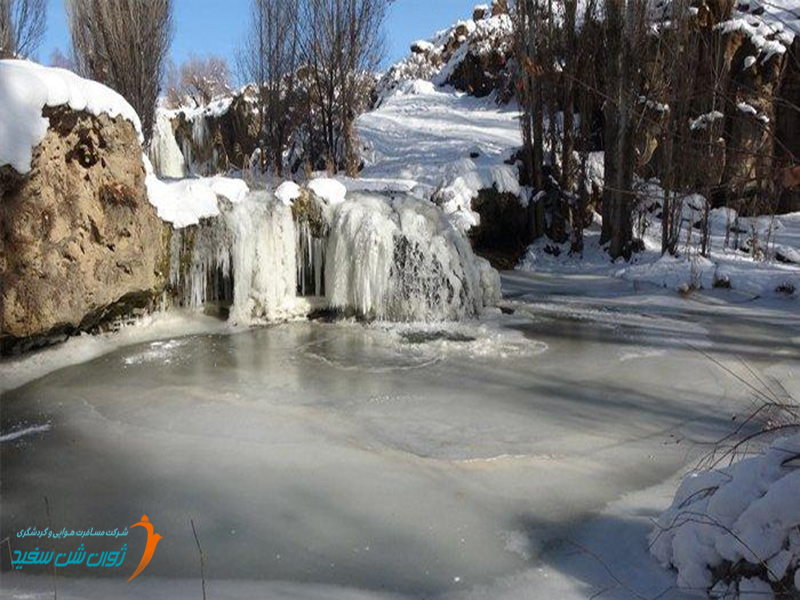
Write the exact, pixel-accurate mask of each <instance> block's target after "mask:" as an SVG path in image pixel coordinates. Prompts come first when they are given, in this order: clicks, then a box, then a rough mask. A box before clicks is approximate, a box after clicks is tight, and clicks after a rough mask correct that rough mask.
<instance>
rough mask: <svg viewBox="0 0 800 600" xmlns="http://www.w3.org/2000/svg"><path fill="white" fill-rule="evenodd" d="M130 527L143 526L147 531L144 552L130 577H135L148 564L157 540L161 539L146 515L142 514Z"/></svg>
mask: <svg viewBox="0 0 800 600" xmlns="http://www.w3.org/2000/svg"><path fill="white" fill-rule="evenodd" d="M131 527H144V528H145V530H146V531H147V545H146V546H145V547H144V554H143V555H142V560H140V561H139V566H138V567H137V568H136V571H134V573H133V575H131V577H130V579H128V581H130V580H131V579H133V578H134V577H136V576H137V575H138V574H139V573H141V572H142V571H144V568H145V567H146V566H147V565H149V564H150V559H151V558H153V554H154V553H155V551H156V546H157V545H158V542H159V541H161V536H160V535H159V534H157V533H155V532H154V531H153V524H152V523H151V522H150V520H149V519H148V518H147V515H142V520H141V521H139V522H138V523H134V524H133V525H131Z"/></svg>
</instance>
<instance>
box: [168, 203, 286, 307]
mask: <svg viewBox="0 0 800 600" xmlns="http://www.w3.org/2000/svg"><path fill="white" fill-rule="evenodd" d="M295 261H296V252H295V230H294V221H293V220H292V213H291V209H290V208H289V207H288V206H285V205H283V204H281V203H279V202H276V201H275V200H274V197H273V196H272V194H269V193H268V192H252V193H250V194H249V195H248V196H247V197H246V199H245V200H243V201H241V202H238V203H236V204H231V203H225V204H224V205H223V206H222V211H221V215H220V217H218V218H216V219H212V220H209V221H206V222H203V223H201V224H200V225H199V226H197V227H196V228H190V229H187V230H185V231H184V232H182V233H181V234H180V235H176V236H174V237H173V246H172V268H171V269H170V272H171V274H172V283H173V285H174V286H175V288H176V289H177V290H179V298H180V300H181V301H182V302H183V304H185V305H187V306H190V307H193V308H198V307H200V306H202V305H203V304H205V303H208V302H220V303H224V304H229V305H230V317H231V319H233V320H235V321H236V322H249V321H251V320H253V319H278V318H282V317H285V316H288V315H291V314H292V313H293V311H294V308H295V298H296V288H297V274H296V262H295Z"/></svg>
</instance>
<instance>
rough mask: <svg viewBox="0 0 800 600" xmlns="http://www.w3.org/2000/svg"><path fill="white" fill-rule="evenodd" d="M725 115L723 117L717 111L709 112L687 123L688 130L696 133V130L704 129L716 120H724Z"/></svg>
mask: <svg viewBox="0 0 800 600" xmlns="http://www.w3.org/2000/svg"><path fill="white" fill-rule="evenodd" d="M724 118H725V115H723V114H722V113H721V112H719V111H718V110H712V111H711V112H707V113H704V114H702V115H700V116H699V117H697V118H696V119H692V120H691V121H690V122H689V129H691V130H692V131H696V130H698V129H705V128H706V127H708V126H709V125H711V124H712V123H713V122H714V121H716V120H718V119H724Z"/></svg>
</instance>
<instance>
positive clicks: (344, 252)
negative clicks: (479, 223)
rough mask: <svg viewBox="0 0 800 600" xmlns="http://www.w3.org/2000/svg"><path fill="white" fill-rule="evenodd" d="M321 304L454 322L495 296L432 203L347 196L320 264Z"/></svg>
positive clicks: (486, 270) (484, 268) (490, 281)
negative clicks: (322, 275) (322, 266)
mask: <svg viewBox="0 0 800 600" xmlns="http://www.w3.org/2000/svg"><path fill="white" fill-rule="evenodd" d="M325 282H326V290H327V297H328V304H329V305H330V306H331V307H332V308H336V309H339V310H348V309H349V310H353V311H355V312H356V313H357V314H359V315H361V316H364V317H367V318H377V319H386V320H392V321H442V320H457V319H462V318H466V317H471V316H475V315H477V314H478V313H479V312H480V311H481V309H482V308H483V307H484V306H486V305H488V304H492V303H493V302H495V301H496V300H497V297H498V296H499V288H500V283H499V275H498V274H497V272H496V271H494V269H492V268H491V267H490V266H489V265H488V263H487V262H486V261H483V260H482V259H478V258H476V257H475V255H474V254H473V253H472V248H471V247H470V245H469V242H468V241H467V240H466V239H465V238H464V236H463V235H462V234H461V233H459V232H458V231H456V230H455V229H454V228H453V227H452V225H451V224H450V223H449V222H448V221H447V219H446V218H445V217H444V215H443V213H442V212H441V211H440V210H439V209H438V208H437V207H435V206H434V205H432V204H430V203H428V202H424V201H421V200H417V199H414V198H410V197H401V198H397V199H394V200H388V199H386V198H382V197H378V196H369V195H352V196H350V199H349V200H347V201H345V202H344V203H342V204H340V205H338V206H337V207H336V208H335V211H334V215H333V220H332V223H331V231H330V235H329V239H328V248H327V258H326V264H325Z"/></svg>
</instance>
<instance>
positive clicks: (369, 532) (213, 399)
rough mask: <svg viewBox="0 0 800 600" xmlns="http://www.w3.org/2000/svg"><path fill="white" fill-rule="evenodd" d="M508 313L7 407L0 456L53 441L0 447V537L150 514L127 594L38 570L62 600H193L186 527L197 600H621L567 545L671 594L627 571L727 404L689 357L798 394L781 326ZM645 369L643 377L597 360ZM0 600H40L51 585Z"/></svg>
mask: <svg viewBox="0 0 800 600" xmlns="http://www.w3.org/2000/svg"><path fill="white" fill-rule="evenodd" d="M345 205H346V203H345ZM345 205H343V206H345ZM505 293H506V296H507V297H511V298H513V300H512V301H511V302H509V303H507V304H506V305H505V306H506V308H508V309H510V310H513V311H515V314H513V315H502V314H499V311H498V312H490V313H487V314H486V315H484V316H483V317H482V318H481V319H480V320H475V321H467V322H463V323H457V324H429V325H418V324H403V325H401V326H392V325H390V324H386V323H381V324H376V325H371V326H363V325H359V324H355V323H349V322H343V323H331V324H326V323H321V322H295V323H287V324H281V325H274V326H270V327H264V328H258V329H252V330H247V331H243V332H240V333H236V334H233V335H218V334H215V335H208V334H197V335H190V336H181V337H179V338H176V337H174V335H173V334H170V333H167V332H166V331H165V332H164V335H163V336H162V339H160V340H151V341H146V342H144V343H139V344H135V345H130V346H126V347H123V348H118V349H116V350H115V351H112V352H110V353H107V354H104V355H102V356H99V355H97V354H93V356H94V360H92V361H91V362H87V363H85V364H81V365H77V366H73V367H70V368H66V369H62V370H60V371H58V372H54V373H52V374H51V375H49V376H48V377H46V378H44V379H40V380H38V381H31V382H29V383H28V385H26V386H25V387H23V388H20V389H18V390H14V391H9V392H6V393H4V394H3V397H2V401H1V402H0V431H2V432H3V434H5V433H6V432H9V431H13V430H15V429H16V427H18V426H19V424H20V423H29V424H34V423H35V424H41V423H45V422H47V423H50V429H49V430H48V431H44V432H41V433H37V434H33V435H29V436H25V437H22V438H20V439H18V440H14V441H11V442H8V443H3V444H2V445H0V453H2V455H1V456H0V458H1V459H2V464H3V477H2V480H0V492H2V497H3V512H2V518H0V528H2V531H0V535H2V536H3V537H5V536H6V535H9V534H12V535H13V533H14V532H15V531H17V530H19V529H20V528H22V527H28V526H31V525H35V524H37V523H39V521H40V520H41V519H42V518H44V517H43V514H44V508H43V507H42V505H41V503H35V502H31V500H30V499H31V497H35V496H34V495H47V497H48V498H49V501H50V510H51V513H52V515H53V519H54V520H55V521H56V522H57V523H56V524H57V525H63V526H72V524H73V523H77V522H84V521H86V522H88V521H91V524H92V525H93V526H96V527H106V526H111V528H112V529H113V527H118V526H120V525H126V524H127V525H129V524H130V523H132V522H135V521H136V520H138V519H139V518H140V517H141V513H142V511H143V510H144V511H147V514H148V517H149V518H150V519H151V521H152V522H153V523H155V524H156V530H157V531H158V532H159V533H160V534H161V535H163V536H164V539H163V541H162V544H164V545H163V546H159V549H158V551H157V553H156V557H155V558H154V560H153V561H152V562H151V564H150V565H149V566H148V569H147V571H146V572H145V573H144V574H143V575H142V576H140V577H139V578H137V580H135V581H134V582H131V583H130V584H127V587H126V584H124V580H123V579H118V578H117V577H112V578H96V577H92V574H91V572H90V570H89V571H87V570H83V571H80V570H78V571H70V572H69V573H59V580H58V586H59V588H58V589H59V592H58V593H59V597H62V596H63V597H65V598H108V597H125V594H128V595H129V596H130V597H161V596H167V597H171V598H190V597H192V598H193V597H197V595H198V590H199V589H200V582H199V578H198V575H197V571H198V556H197V548H196V546H195V542H194V538H193V535H192V531H191V526H190V525H189V519H190V518H191V519H192V520H193V521H194V523H195V525H196V526H197V529H198V533H199V536H200V539H201V542H202V544H203V548H204V550H205V552H206V569H207V570H206V578H207V585H208V590H209V595H211V592H212V591H213V593H214V596H213V597H229V598H263V597H275V598H333V599H336V600H338V599H339V598H387V597H404V598H420V597H426V598H442V599H450V600H452V599H458V600H461V599H481V600H503V599H506V600H511V599H513V600H517V599H521V598H526V599H527V598H532V599H534V600H539V599H541V600H549V599H551V598H563V599H565V600H571V599H573V598H589V597H591V596H593V595H594V594H596V593H598V592H599V591H601V590H606V592H605V593H604V594H603V597H609V598H613V599H621V598H627V597H630V594H629V593H628V592H627V591H626V590H625V589H624V588H622V587H618V586H616V585H615V582H614V579H612V577H611V576H610V575H609V573H608V572H607V571H606V570H605V569H604V566H603V564H602V563H599V562H598V561H597V560H595V559H594V558H592V556H591V555H590V554H588V553H587V552H584V551H583V550H581V549H582V548H583V549H586V550H587V551H589V552H592V553H595V554H596V555H597V556H599V557H600V558H601V559H602V560H603V562H604V563H606V564H608V565H610V568H611V569H612V572H613V573H614V575H616V576H617V577H619V578H621V579H622V581H623V582H624V583H625V584H626V585H628V586H631V587H632V588H633V589H635V590H636V591H637V592H638V593H640V594H641V595H643V596H644V597H648V598H651V597H655V596H656V595H658V594H660V593H661V592H663V591H664V590H665V589H666V588H668V587H670V586H671V585H673V584H674V577H673V576H671V575H670V573H669V572H667V571H665V570H662V569H661V568H660V566H659V565H658V564H657V563H656V561H654V560H652V559H648V557H647V546H646V534H647V531H648V530H649V529H650V528H651V527H652V524H651V522H650V519H651V518H652V517H654V516H656V515H657V514H658V513H659V512H660V511H661V510H663V509H664V508H665V507H666V506H667V505H668V504H669V501H670V500H669V497H670V496H671V494H672V492H673V490H674V479H673V476H674V475H675V474H678V473H680V472H682V470H683V469H684V468H685V465H687V463H688V462H689V461H691V460H692V458H693V456H695V455H696V453H697V452H700V451H702V449H703V447H704V444H705V443H706V442H707V441H708V440H710V439H716V438H717V437H719V436H720V435H721V434H722V433H723V432H726V431H728V430H729V428H730V426H731V425H730V423H731V421H730V418H731V415H732V414H733V413H735V412H738V411H739V410H741V409H742V408H743V407H744V408H746V407H747V406H749V397H748V395H747V393H746V391H744V390H742V389H741V385H740V384H739V383H738V382H737V381H733V380H731V379H730V378H728V377H727V376H725V374H724V373H723V372H721V371H720V370H719V368H718V367H717V366H716V365H714V364H712V363H710V362H708V361H703V360H701V359H699V358H698V355H697V354H696V353H695V352H694V351H693V350H691V348H690V347H689V346H688V343H691V344H697V343H699V342H701V341H704V342H706V343H707V344H711V345H712V348H711V350H710V351H712V352H714V353H715V354H716V355H717V356H718V358H719V359H720V360H723V361H725V362H726V363H728V364H730V365H735V364H736V358H735V354H734V353H737V354H738V353H741V354H742V355H743V356H746V357H747V359H748V360H749V361H750V363H751V364H752V366H753V368H756V369H759V370H762V369H763V372H764V373H765V374H769V376H775V377H778V378H779V380H780V381H781V382H782V383H783V384H784V385H787V387H788V388H789V389H795V390H796V389H797V388H796V380H797V377H796V373H797V360H796V348H795V347H794V344H795V342H793V341H792V340H796V339H798V338H799V337H800V323H798V317H797V314H796V313H794V312H791V311H789V310H787V309H786V307H785V306H784V307H783V308H781V306H782V305H780V304H779V303H777V302H775V301H771V302H767V301H764V300H762V301H755V302H749V303H745V304H742V305H737V304H722V303H720V302H719V301H717V300H715V298H714V297H713V296H708V297H696V298H695V299H693V300H692V299H690V300H679V299H678V298H677V297H676V296H675V295H674V294H671V293H668V292H666V291H663V290H659V289H656V288H650V289H648V290H645V291H638V292H637V291H636V290H635V289H634V288H633V286H632V284H630V283H628V282H625V281H621V280H616V279H609V278H601V277H597V278H594V279H591V278H587V277H585V276H575V277H572V278H570V277H563V276H562V277H560V278H559V279H558V280H555V279H554V278H553V277H548V276H547V275H537V276H529V275H526V274H524V273H514V274H510V275H509V276H508V277H506V279H505ZM565 294H566V295H565ZM687 314H691V315H692V319H691V321H689V320H687V319H686V315H687ZM744 322H746V323H747V324H748V325H747V327H743V326H742V323H744ZM81 339H82V338H79V339H78V340H77V341H76V343H77V342H80V340H81ZM733 340H737V341H733ZM76 348H77V346H73V354H74V353H75V352H74V350H75V349H76ZM109 348H110V346H106V349H109ZM648 349H657V350H660V351H661V353H662V354H660V355H658V356H651V357H649V358H648V357H647V356H643V357H640V358H637V359H635V360H636V361H641V362H640V363H639V364H647V369H646V370H645V369H637V368H634V365H632V362H631V361H630V360H627V361H622V360H620V356H621V355H622V353H623V352H628V353H630V352H634V351H637V350H639V351H645V350H648ZM34 356H35V355H34ZM48 356H50V357H53V356H54V355H53V354H48ZM30 358H31V359H32V358H33V357H30ZM644 361H649V362H646V363H645V362H644ZM61 364H62V365H63V363H61ZM15 365H16V369H19V370H23V369H25V368H26V367H25V361H17V362H16V363H15ZM773 369H776V370H773ZM645 371H646V372H645ZM793 382H794V383H793ZM792 385H794V386H795V387H794V388H792ZM664 481H666V484H665V485H660V484H661V483H662V482H664ZM656 485H658V487H656V488H652V489H650V488H651V486H656ZM638 490H643V491H638ZM131 519H133V520H131ZM75 526H77V525H75ZM130 542H131V544H132V546H131V551H132V553H133V552H137V553H138V552H141V548H140V546H139V544H141V545H143V541H142V540H140V539H134V538H133V537H132V538H131V539H130ZM15 543H16V544H19V545H20V547H22V549H26V548H25V547H24V546H23V545H22V544H23V542H22V541H19V542H15ZM576 544H577V545H576ZM73 549H74V548H73ZM165 549H168V551H165ZM62 575H63V576H62ZM122 575H124V576H125V577H127V575H129V573H127V572H126V573H124V574H122ZM3 590H4V593H5V594H6V595H8V596H10V597H13V598H20V599H21V598H23V597H25V598H31V597H34V598H43V597H45V595H46V594H49V596H48V597H52V577H50V576H49V575H48V574H46V573H41V572H36V571H34V570H33V569H28V568H27V567H26V570H25V572H22V573H19V572H7V573H4V574H3ZM394 595H396V596H394ZM667 597H672V598H673V599H674V598H683V596H682V595H681V594H680V593H678V592H675V593H673V594H672V595H671V596H667Z"/></svg>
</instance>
